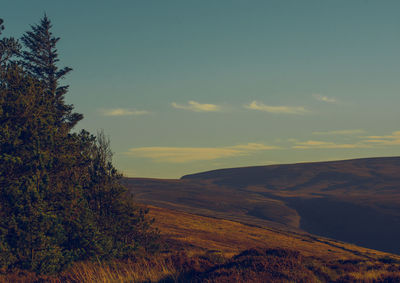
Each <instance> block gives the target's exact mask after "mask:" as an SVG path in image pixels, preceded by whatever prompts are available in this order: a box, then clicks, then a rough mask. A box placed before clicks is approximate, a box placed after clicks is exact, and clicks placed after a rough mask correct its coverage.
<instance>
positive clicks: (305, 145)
mask: <svg viewBox="0 0 400 283" xmlns="http://www.w3.org/2000/svg"><path fill="white" fill-rule="evenodd" d="M369 147H370V146H368V145H366V144H363V143H360V142H356V143H335V142H327V141H315V140H309V141H306V142H296V145H294V146H293V147H292V148H295V149H318V148H323V149H335V148H342V149H346V148H369Z"/></svg>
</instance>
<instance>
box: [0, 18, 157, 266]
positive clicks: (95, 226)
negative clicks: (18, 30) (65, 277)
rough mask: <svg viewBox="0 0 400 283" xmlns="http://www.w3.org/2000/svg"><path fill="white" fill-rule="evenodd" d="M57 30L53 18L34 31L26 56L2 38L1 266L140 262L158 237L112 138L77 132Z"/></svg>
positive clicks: (27, 36) (26, 39)
mask: <svg viewBox="0 0 400 283" xmlns="http://www.w3.org/2000/svg"><path fill="white" fill-rule="evenodd" d="M0 27H1V28H0V31H1V30H2V22H0ZM50 28H51V23H50V21H49V20H48V18H47V17H46V16H45V17H44V18H43V19H42V20H41V23H40V25H37V26H32V31H31V32H27V33H26V34H25V35H24V36H23V38H22V42H23V44H24V46H25V50H23V52H20V51H19V46H18V43H17V42H16V41H15V40H13V39H9V41H7V40H5V39H1V41H0V43H1V44H3V45H1V46H2V48H3V49H0V51H1V52H2V53H0V58H4V59H5V58H7V59H5V60H4V61H2V63H1V64H0V70H1V72H0V218H1V219H2V221H1V223H0V267H1V268H11V267H19V268H24V269H29V270H34V271H36V272H41V273H52V272H56V271H58V270H61V269H62V268H63V267H64V266H66V265H68V264H69V263H70V262H73V261H77V260H83V259H91V258H112V257H127V256H132V255H133V254H135V253H137V252H138V251H139V250H151V249H153V248H155V247H156V245H154V243H156V241H155V239H156V238H157V232H156V231H154V230H153V229H152V228H151V221H149V220H148V219H147V217H146V214H147V211H146V210H144V209H141V208H139V207H138V206H137V205H136V204H135V203H134V202H133V200H132V198H131V196H130V195H129V194H128V192H127V191H126V189H125V188H124V187H122V186H121V185H120V183H119V179H120V178H121V175H120V174H119V173H118V172H117V170H116V169H115V168H114V166H113V165H112V160H111V159H112V152H111V150H110V142H109V140H108V139H107V138H106V137H105V136H104V134H102V133H100V134H99V135H98V137H95V136H93V135H91V134H90V133H88V132H86V131H84V130H83V131H81V132H80V133H79V134H78V133H74V132H72V131H71V130H72V128H73V126H74V125H75V124H76V123H77V122H78V121H79V120H80V119H81V118H82V115H80V114H76V113H73V112H72V110H73V106H72V105H66V104H65V102H64V95H65V94H66V92H67V89H68V86H61V84H60V80H61V79H62V77H63V76H64V75H66V74H67V73H68V72H69V71H70V70H71V69H70V68H63V69H60V70H59V69H58V67H57V65H56V63H57V62H58V59H57V56H58V55H57V50H56V43H57V42H58V40H59V38H55V37H53V36H52V33H51V31H50ZM15 55H19V56H21V60H20V61H18V62H15V61H13V60H12V58H13V57H14V56H15Z"/></svg>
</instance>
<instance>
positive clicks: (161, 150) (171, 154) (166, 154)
mask: <svg viewBox="0 0 400 283" xmlns="http://www.w3.org/2000/svg"><path fill="white" fill-rule="evenodd" d="M273 149H279V147H276V146H270V145H265V144H259V143H248V144H240V145H234V146H226V147H138V148H131V149H130V150H129V152H127V153H126V154H127V155H130V156H135V157H143V158H149V159H152V160H153V161H156V162H167V163H185V162H193V161H204V160H215V159H219V158H227V157H234V156H243V155H249V154H252V153H254V152H258V151H264V150H273Z"/></svg>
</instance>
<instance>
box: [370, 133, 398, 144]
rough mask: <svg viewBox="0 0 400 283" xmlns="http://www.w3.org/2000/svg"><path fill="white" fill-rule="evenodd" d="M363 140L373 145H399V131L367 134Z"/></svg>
mask: <svg viewBox="0 0 400 283" xmlns="http://www.w3.org/2000/svg"><path fill="white" fill-rule="evenodd" d="M365 138H366V139H365V140H364V142H366V143H370V144H375V145H400V131H396V132H393V133H392V134H391V135H385V136H367V137H365Z"/></svg>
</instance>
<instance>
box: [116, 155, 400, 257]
mask: <svg viewBox="0 0 400 283" xmlns="http://www.w3.org/2000/svg"><path fill="white" fill-rule="evenodd" d="M122 182H123V183H124V184H125V185H126V186H127V187H128V188H129V189H130V190H131V192H132V193H133V194H134V195H135V196H136V198H137V200H138V201H139V202H142V203H147V204H152V205H156V206H160V207H166V208H172V209H177V210H181V211H187V212H191V213H196V214H200V215H206V216H212V217H216V218H223V219H228V220H234V221H238V222H242V223H246V224H251V225H256V226H260V227H270V228H273V229H279V230H285V231H294V232H303V233H304V232H307V233H311V234H315V235H320V236H324V237H328V238H332V239H336V240H340V241H344V242H349V243H354V244H357V245H361V246H365V247H368V248H372V249H377V250H381V251H386V252H392V253H397V254H400V244H399V241H398V239H400V157H386V158H368V159H356V160H345V161H331V162H314V163H299V164H287V165H270V166H256V167H245V168H231V169H221V170H214V171H209V172H202V173H198V174H192V175H187V176H183V177H182V178H181V179H180V180H160V179H143V178H125V179H123V181H122Z"/></svg>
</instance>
